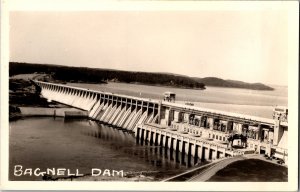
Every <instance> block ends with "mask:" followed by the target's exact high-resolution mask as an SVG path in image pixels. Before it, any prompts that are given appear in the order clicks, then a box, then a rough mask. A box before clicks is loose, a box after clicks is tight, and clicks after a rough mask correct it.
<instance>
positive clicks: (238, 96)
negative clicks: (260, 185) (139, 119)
mask: <svg viewBox="0 0 300 192" xmlns="http://www.w3.org/2000/svg"><path fill="white" fill-rule="evenodd" d="M68 85H71V86H77V87H83V88H88V89H93V90H100V91H106V92H113V93H119V94H124V95H131V96H136V97H146V98H152V99H163V93H164V92H165V91H172V92H174V93H176V100H177V101H176V102H179V103H185V102H187V101H188V102H193V103H194V105H195V106H200V107H205V108H211V109H217V110H222V111H229V112H235V113H242V114H246V115H253V116H258V117H265V118H272V112H273V108H274V106H276V105H283V106H287V105H288V88H287V87H286V86H272V87H273V88H275V90H274V91H258V90H249V89H239V88H221V87H207V88H206V89H205V90H195V89H180V88H171V87H158V86H148V85H138V84H125V83H108V84H78V83H69V84H68Z"/></svg>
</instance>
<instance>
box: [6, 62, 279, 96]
mask: <svg viewBox="0 0 300 192" xmlns="http://www.w3.org/2000/svg"><path fill="white" fill-rule="evenodd" d="M29 73H46V74H51V76H52V78H53V79H54V80H56V81H61V82H78V83H106V82H107V81H115V82H123V83H141V84H146V85H158V86H171V87H178V88H191V89H205V85H207V86H216V87H230V88H244V89H252V90H274V89H273V88H272V87H270V86H267V85H264V84H262V83H246V82H243V81H236V80H224V79H221V78H217V77H205V78H199V77H189V76H185V75H180V74H173V73H162V72H153V73H149V72H136V71H121V70H114V69H99V68H87V67H67V66H62V65H50V64H31V63H17V62H10V63H9V75H10V76H13V75H18V74H29Z"/></svg>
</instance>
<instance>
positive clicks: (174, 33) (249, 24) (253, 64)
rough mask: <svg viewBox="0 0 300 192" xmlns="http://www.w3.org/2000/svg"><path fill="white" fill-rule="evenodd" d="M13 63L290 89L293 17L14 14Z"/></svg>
mask: <svg viewBox="0 0 300 192" xmlns="http://www.w3.org/2000/svg"><path fill="white" fill-rule="evenodd" d="M9 25H10V32H9V36H10V37H9V47H10V48H9V60H10V61H11V62H28V63H44V64H46V63H47V64H58V65H66V66H78V67H79V66H85V67H92V68H111V69H119V70H130V71H146V72H168V73H176V74H182V75H187V76H192V77H219V78H223V79H233V80H241V81H246V82H251V83H255V82H261V83H266V84H277V85H287V84H288V17H287V12H286V11H284V10H271V9H270V10H251V11H221V10H218V11H216V10H215V11H203V10H202V11H73V12H72V11H68V12H63V11H59V12H55V11H51V12H49V11H48V12H41V11H12V12H10V15H9Z"/></svg>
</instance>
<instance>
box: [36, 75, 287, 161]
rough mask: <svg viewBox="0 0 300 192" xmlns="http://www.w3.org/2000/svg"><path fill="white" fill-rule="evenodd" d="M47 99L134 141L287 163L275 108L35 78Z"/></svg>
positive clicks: (283, 127)
mask: <svg viewBox="0 0 300 192" xmlns="http://www.w3.org/2000/svg"><path fill="white" fill-rule="evenodd" d="M33 82H34V83H35V85H37V86H38V87H39V88H40V93H41V95H42V96H43V97H44V98H46V99H48V100H49V101H55V102H58V103H62V104H65V105H68V106H72V107H75V108H78V109H81V110H84V111H86V112H87V113H88V117H89V118H90V119H93V120H96V121H100V122H102V123H105V124H109V125H112V126H114V127H118V128H122V129H126V130H128V131H133V132H134V133H135V136H136V140H137V142H138V143H146V144H149V145H160V146H163V147H166V148H169V149H173V150H176V151H179V152H181V154H186V155H188V157H189V158H199V159H201V160H214V159H219V158H224V157H233V156H241V155H244V154H247V153H263V154H265V155H266V156H269V157H275V158H278V159H282V160H284V162H285V164H287V162H288V150H287V148H288V147H287V136H288V120H287V119H288V114H287V109H285V108H282V107H278V108H275V109H274V114H273V119H267V118H260V117H255V116H249V115H243V114H237V113H229V112H224V111H218V110H211V109H206V108H202V107H195V106H191V105H189V104H178V103H175V96H174V98H171V99H170V98H168V99H165V100H155V99H148V98H141V97H132V96H128V95H121V94H114V93H109V92H102V91H96V90H90V89H84V88H78V87H72V86H68V85H64V84H55V83H49V82H42V81H36V80H34V81H33ZM171 96H172V95H171Z"/></svg>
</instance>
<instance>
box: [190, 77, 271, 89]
mask: <svg viewBox="0 0 300 192" xmlns="http://www.w3.org/2000/svg"><path fill="white" fill-rule="evenodd" d="M193 79H194V80H195V81H197V82H199V83H204V84H205V85H207V86H215V87H231V88H243V89H252V90H268V91H271V90H274V88H272V87H270V86H267V85H264V84H262V83H246V82H243V81H236V80H224V79H221V78H216V77H205V78H198V77H193Z"/></svg>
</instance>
